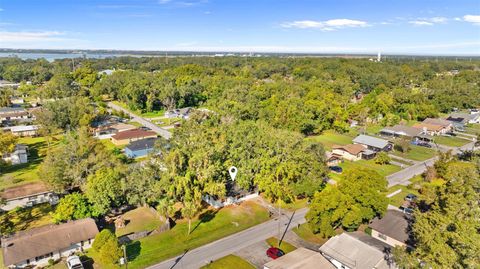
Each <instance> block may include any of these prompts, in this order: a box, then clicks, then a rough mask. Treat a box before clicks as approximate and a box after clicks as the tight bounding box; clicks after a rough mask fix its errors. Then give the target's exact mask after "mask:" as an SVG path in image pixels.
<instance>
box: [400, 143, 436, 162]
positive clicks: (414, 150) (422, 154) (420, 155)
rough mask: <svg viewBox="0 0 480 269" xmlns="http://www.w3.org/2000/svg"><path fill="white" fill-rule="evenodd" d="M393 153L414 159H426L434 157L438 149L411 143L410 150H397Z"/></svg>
mask: <svg viewBox="0 0 480 269" xmlns="http://www.w3.org/2000/svg"><path fill="white" fill-rule="evenodd" d="M392 154H393V155H395V156H399V157H402V158H406V159H410V160H414V161H425V160H428V159H430V158H432V157H434V156H435V155H436V151H435V150H434V149H430V148H426V147H421V146H415V145H410V150H409V151H408V152H406V153H403V152H400V151H395V152H392Z"/></svg>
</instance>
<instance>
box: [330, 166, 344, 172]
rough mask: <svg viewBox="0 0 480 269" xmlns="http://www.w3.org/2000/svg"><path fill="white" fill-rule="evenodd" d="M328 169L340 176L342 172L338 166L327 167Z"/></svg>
mask: <svg viewBox="0 0 480 269" xmlns="http://www.w3.org/2000/svg"><path fill="white" fill-rule="evenodd" d="M328 168H329V169H330V170H332V171H333V172H335V173H339V174H341V173H342V172H343V169H342V168H341V167H340V166H329V167H328Z"/></svg>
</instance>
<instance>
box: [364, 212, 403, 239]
mask: <svg viewBox="0 0 480 269" xmlns="http://www.w3.org/2000/svg"><path fill="white" fill-rule="evenodd" d="M369 226H370V228H372V229H374V230H376V231H378V232H379V233H382V234H384V235H386V236H388V237H391V238H393V239H396V240H398V241H400V242H404V243H406V242H407V241H408V237H409V236H408V226H409V219H408V217H407V216H406V215H405V214H403V212H400V211H397V210H388V211H387V213H386V214H385V216H383V218H381V219H378V218H376V219H374V220H373V221H372V223H370V225H369Z"/></svg>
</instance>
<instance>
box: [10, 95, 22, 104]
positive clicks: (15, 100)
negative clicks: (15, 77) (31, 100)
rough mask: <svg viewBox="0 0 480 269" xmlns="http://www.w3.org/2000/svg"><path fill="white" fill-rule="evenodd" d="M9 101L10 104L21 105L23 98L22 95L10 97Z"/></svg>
mask: <svg viewBox="0 0 480 269" xmlns="http://www.w3.org/2000/svg"><path fill="white" fill-rule="evenodd" d="M10 103H12V105H23V104H25V100H24V99H23V98H22V97H10Z"/></svg>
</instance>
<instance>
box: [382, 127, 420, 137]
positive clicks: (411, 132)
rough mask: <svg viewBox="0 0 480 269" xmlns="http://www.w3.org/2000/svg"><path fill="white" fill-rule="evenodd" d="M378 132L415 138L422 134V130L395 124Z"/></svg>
mask: <svg viewBox="0 0 480 269" xmlns="http://www.w3.org/2000/svg"><path fill="white" fill-rule="evenodd" d="M380 132H383V133H391V134H396V135H401V136H409V137H415V136H417V135H419V134H421V133H422V129H419V128H415V127H410V126H405V125H400V124H397V125H395V126H391V127H385V128H383V129H382V130H381V131H380Z"/></svg>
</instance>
